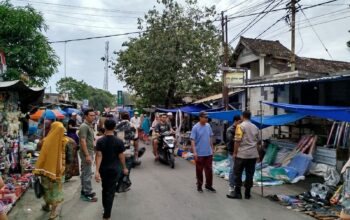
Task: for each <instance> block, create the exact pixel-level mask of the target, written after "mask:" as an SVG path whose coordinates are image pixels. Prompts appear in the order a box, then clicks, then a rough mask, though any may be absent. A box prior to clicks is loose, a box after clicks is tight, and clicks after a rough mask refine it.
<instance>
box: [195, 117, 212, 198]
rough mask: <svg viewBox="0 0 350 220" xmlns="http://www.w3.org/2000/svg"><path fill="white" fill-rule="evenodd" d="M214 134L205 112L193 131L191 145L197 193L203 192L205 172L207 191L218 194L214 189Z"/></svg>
mask: <svg viewBox="0 0 350 220" xmlns="http://www.w3.org/2000/svg"><path fill="white" fill-rule="evenodd" d="M213 136H214V133H213V131H212V129H211V126H210V125H209V123H208V114H207V113H206V112H205V111H201V112H200V113H199V122H198V123H197V124H195V125H194V126H193V128H192V131H191V136H190V138H191V145H192V151H193V155H194V159H195V162H196V177H197V191H198V192H203V189H202V185H203V170H204V172H205V181H206V183H205V189H206V190H208V191H210V192H216V190H215V189H214V188H213V165H212V163H213V152H214V145H213V140H212V137H213Z"/></svg>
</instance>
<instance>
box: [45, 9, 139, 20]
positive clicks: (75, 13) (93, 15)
mask: <svg viewBox="0 0 350 220" xmlns="http://www.w3.org/2000/svg"><path fill="white" fill-rule="evenodd" d="M38 10H40V12H43V13H48V12H54V13H61V14H70V15H83V16H92V17H103V18H139V17H136V16H116V15H98V14H90V13H79V12H73V11H57V10H48V9H40V8H39V9H38Z"/></svg>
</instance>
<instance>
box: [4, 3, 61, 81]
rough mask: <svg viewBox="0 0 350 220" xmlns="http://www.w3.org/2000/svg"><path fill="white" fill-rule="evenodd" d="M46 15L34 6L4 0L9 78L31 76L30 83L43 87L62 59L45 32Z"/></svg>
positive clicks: (7, 74) (5, 42)
mask: <svg viewBox="0 0 350 220" xmlns="http://www.w3.org/2000/svg"><path fill="white" fill-rule="evenodd" d="M46 30H47V26H46V25H45V23H44V18H43V16H42V15H41V14H40V13H38V12H37V11H35V10H34V9H33V8H32V7H30V6H26V7H14V6H13V5H11V4H10V3H9V2H8V1H5V2H0V50H2V51H4V53H5V55H6V62H7V72H6V74H5V76H4V79H6V80H16V79H20V77H21V74H22V73H26V74H28V76H29V84H31V85H36V86H42V85H43V84H45V83H46V82H47V81H48V80H49V78H50V77H51V76H52V75H53V74H54V73H55V72H56V70H57V66H58V64H59V59H58V57H57V56H56V54H55V52H54V50H53V49H52V47H51V46H50V44H49V43H48V40H47V38H46V37H45V36H44V35H43V33H42V32H43V31H46Z"/></svg>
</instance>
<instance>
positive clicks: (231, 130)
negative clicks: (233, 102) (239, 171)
mask: <svg viewBox="0 0 350 220" xmlns="http://www.w3.org/2000/svg"><path fill="white" fill-rule="evenodd" d="M239 123H241V116H240V115H235V116H234V117H233V124H232V125H231V126H230V127H228V128H227V131H226V147H227V151H228V159H229V167H230V172H229V180H228V182H229V195H233V193H234V188H235V181H234V173H233V169H234V168H233V167H234V158H233V148H234V144H235V141H234V138H235V132H236V127H237V125H238V124H239Z"/></svg>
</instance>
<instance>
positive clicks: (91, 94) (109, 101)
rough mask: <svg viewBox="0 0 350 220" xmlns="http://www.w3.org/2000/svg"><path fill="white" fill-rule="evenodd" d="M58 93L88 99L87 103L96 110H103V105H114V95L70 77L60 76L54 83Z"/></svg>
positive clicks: (75, 98)
mask: <svg viewBox="0 0 350 220" xmlns="http://www.w3.org/2000/svg"><path fill="white" fill-rule="evenodd" d="M56 86H57V91H58V92H59V93H66V94H68V95H69V97H70V99H73V100H83V99H87V100H89V105H90V106H91V107H93V108H94V109H96V110H99V111H104V108H105V107H112V106H115V101H116V96H115V95H113V94H111V93H110V92H107V91H104V90H102V89H97V88H94V87H92V86H90V85H88V84H87V83H85V82H84V81H78V80H75V79H73V78H72V77H66V78H62V79H61V80H59V81H58V82H57V83H56Z"/></svg>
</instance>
